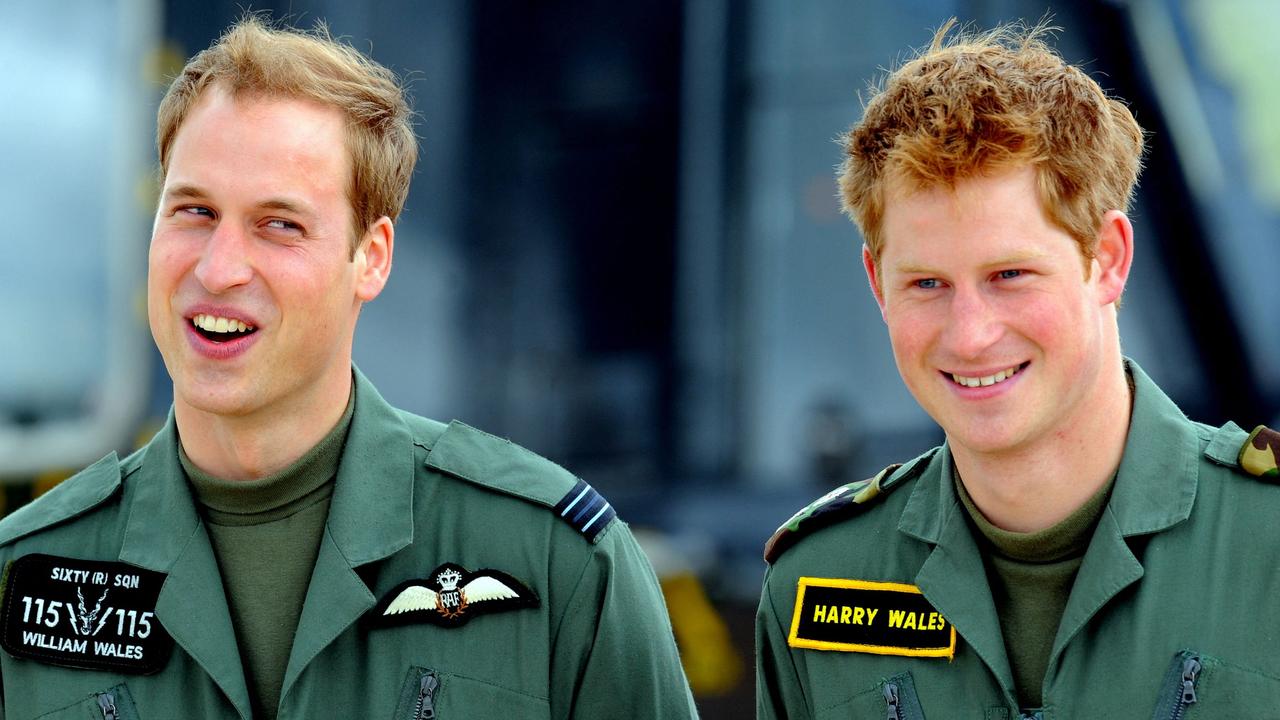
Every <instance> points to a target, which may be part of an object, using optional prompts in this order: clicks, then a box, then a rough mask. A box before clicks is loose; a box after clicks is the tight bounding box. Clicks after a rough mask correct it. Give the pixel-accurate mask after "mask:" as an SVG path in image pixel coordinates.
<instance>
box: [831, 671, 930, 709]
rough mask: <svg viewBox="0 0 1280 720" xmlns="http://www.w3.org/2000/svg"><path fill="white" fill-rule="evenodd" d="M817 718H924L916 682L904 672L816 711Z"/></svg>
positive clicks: (909, 674) (908, 672)
mask: <svg viewBox="0 0 1280 720" xmlns="http://www.w3.org/2000/svg"><path fill="white" fill-rule="evenodd" d="M817 718H818V720H838V719H839V720H844V719H846V718H850V719H852V718H856V719H858V720H861V718H877V719H879V718H890V720H924V711H923V710H922V709H921V708H920V698H919V697H918V696H917V695H916V684H915V681H914V680H913V679H912V678H911V672H910V671H907V672H904V673H900V674H898V675H894V676H893V677H891V678H888V679H886V680H884V681H882V682H881V683H880V684H878V685H876V686H875V687H873V688H871V689H869V690H864V691H862V692H860V693H858V694H856V695H854V696H853V697H851V698H849V699H848V700H846V701H845V702H842V703H839V704H838V705H833V706H831V707H827V708H823V709H820V710H818V713H817Z"/></svg>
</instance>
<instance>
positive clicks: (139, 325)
mask: <svg viewBox="0 0 1280 720" xmlns="http://www.w3.org/2000/svg"><path fill="white" fill-rule="evenodd" d="M243 5H244V3H243V2H241V1H239V0H235V1H231V0H227V1H222V0H213V1H209V2H201V3H186V2H179V1H178V0H57V1H55V2H49V3H29V2H21V1H19V0H12V1H11V0H0V218H2V219H3V221H2V222H0V248H3V251H4V256H5V257H8V258H9V259H10V260H12V261H13V262H10V263H8V264H6V265H3V266H0V308H3V310H0V312H2V313H3V314H2V315H0V317H3V319H4V325H5V332H3V333H0V480H2V481H3V482H2V483H0V489H2V490H3V493H2V494H0V514H3V513H4V512H8V511H12V510H13V509H14V508H16V507H18V506H20V505H21V504H23V503H24V502H27V501H28V500H30V499H31V498H32V497H33V496H35V495H38V494H40V493H42V492H44V491H46V490H47V489H48V488H50V487H52V486H53V485H55V484H56V483H57V482H59V481H61V480H62V479H64V478H65V477H67V476H68V475H70V474H71V473H73V472H74V471H75V470H77V469H79V468H80V467H83V466H84V465H86V464H88V463H90V462H92V461H93V460H95V459H96V458H98V457H100V456H101V455H103V454H105V453H106V452H108V451H110V450H117V451H120V452H121V453H122V454H123V453H125V452H128V451H130V450H132V449H133V448H135V447H137V446H138V445H139V444H141V443H143V442H145V441H146V439H147V438H148V437H150V435H151V434H152V433H153V432H154V431H155V430H156V428H157V427H158V426H159V425H160V423H162V422H163V420H164V416H165V414H166V412H167V410H168V407H169V404H170V402H171V388H170V384H169V381H168V378H167V376H166V374H165V372H164V368H163V366H162V365H161V363H160V359H159V355H158V354H157V353H156V351H155V349H154V347H153V346H152V344H151V340H150V336H149V333H148V330H147V328H146V314H145V270H146V248H147V242H148V238H149V228H150V216H151V213H152V209H153V202H154V195H155V187H156V176H155V169H154V165H155V163H154V150H153V142H154V140H153V133H154V113H155V107H156V104H157V103H158V101H159V98H160V96H161V95H162V94H163V92H164V89H165V87H166V82H165V81H166V78H168V77H170V76H171V75H172V74H173V73H174V72H176V71H177V69H179V68H180V67H181V65H182V63H183V61H184V60H185V59H186V57H188V56H189V55H190V54H192V53H194V52H196V51H198V50H200V49H202V48H204V47H206V46H207V45H208V44H209V43H210V42H211V41H212V40H213V39H214V38H215V37H216V36H217V35H218V34H219V33H220V32H221V31H222V30H223V29H224V28H225V27H226V26H227V25H228V24H229V23H230V22H231V21H232V20H234V19H235V18H236V17H238V16H239V14H240V12H241V8H242V7H243ZM252 8H253V9H263V10H269V11H271V12H272V14H273V16H274V17H276V18H285V19H287V20H289V21H290V22H291V23H293V24H296V25H301V26H310V25H312V24H313V23H314V22H315V21H316V20H317V19H323V20H325V21H327V22H328V24H329V27H330V28H331V30H332V31H333V33H334V34H335V35H339V36H343V37H345V38H346V39H347V40H348V41H349V42H351V43H352V44H353V45H355V46H356V47H357V48H360V49H362V50H364V51H367V52H371V54H372V55H373V57H374V58H376V59H377V60H379V61H380V62H382V63H383V64H385V65H388V66H389V67H391V68H392V69H394V70H395V71H397V72H398V73H400V74H402V75H403V76H404V77H406V78H407V79H408V81H409V84H410V87H411V89H412V94H413V96H414V104H415V107H416V109H417V111H418V113H419V114H420V118H419V124H418V133H419V135H420V137H421V139H422V146H423V148H424V157H423V160H422V161H421V162H420V164H419V170H418V173H417V177H416V179H415V180H414V184H413V191H412V194H411V195H410V198H409V203H408V207H407V210H406V212H405V214H404V216H403V218H402V222H401V223H400V225H399V229H398V230H399V231H398V233H397V244H396V245H397V247H396V259H395V260H396V262H395V272H394V273H393V275H392V279H391V283H390V285H389V286H388V287H387V289H386V291H385V292H384V293H383V295H382V296H381V297H380V298H379V299H378V300H377V301H376V302H375V303H373V304H372V305H371V306H369V307H367V308H366V310H365V311H364V317H363V318H362V320H361V323H360V330H359V332H358V334H357V338H356V350H355V357H356V362H357V363H358V364H359V365H360V367H361V369H362V370H363V371H364V372H365V373H366V374H368V375H369V376H370V377H371V378H372V379H373V381H374V382H375V383H376V384H377V385H378V387H379V389H380V390H381V392H382V394H383V395H384V396H385V397H387V398H388V399H389V400H391V401H392V402H393V403H395V404H396V405H398V406H400V407H403V408H406V409H408V410H411V411H414V412H417V413H420V414H423V415H427V416H430V417H434V418H437V419H440V420H448V419H450V418H459V419H462V420H465V421H466V422H468V423H471V424H473V425H476V426H479V427H482V428H485V429H487V430H490V431H492V432H495V433H497V434H501V435H504V436H507V437H510V438H511V439H512V440H514V441H516V442H518V443H521V444H523V445H525V446H527V447H529V448H531V449H533V450H535V451H537V452H539V453H541V454H543V455H546V456H548V457H550V458H552V459H553V460H555V461H557V462H559V463H560V464H562V465H565V466H567V467H569V468H570V469H572V470H573V471H574V472H575V473H577V474H579V475H581V476H582V477H584V478H587V479H588V480H589V481H590V482H591V483H592V484H594V485H595V486H596V487H597V488H598V489H600V490H601V491H602V492H603V493H604V494H605V495H606V496H608V497H609V498H610V499H611V500H612V501H613V503H614V505H616V506H617V508H618V510H619V512H620V514H621V516H622V517H623V518H624V519H626V520H627V521H628V522H630V523H631V524H632V526H633V527H635V528H637V529H640V530H641V531H642V532H641V535H642V537H643V539H644V543H645V547H646V549H647V551H648V552H649V554H650V556H651V558H652V559H653V561H654V564H655V566H656V567H657V569H658V571H659V573H660V574H661V575H662V576H663V580H664V588H665V590H666V592H667V597H668V603H669V605H670V608H671V612H672V616H673V621H674V624H675V629H676V634H677V640H678V642H679V643H680V646H681V652H682V656H683V658H684V662H685V666H686V670H687V671H688V673H689V676H690V679H691V681H692V683H693V686H694V688H695V692H696V693H697V695H698V697H699V706H700V708H701V709H702V711H703V713H704V716H705V717H708V718H741V717H749V716H750V715H751V712H752V707H753V705H752V680H751V671H750V666H751V654H752V647H751V646H752V636H751V622H752V615H753V613H754V605H755V601H756V597H757V593H758V589H759V583H760V579H761V576H762V574H763V572H764V564H763V562H762V561H761V558H760V553H761V547H762V544H763V542H764V541H765V539H766V538H767V537H768V536H769V535H770V534H771V533H772V531H773V529H774V528H775V527H776V526H777V525H779V524H780V523H781V522H783V521H784V520H786V519H787V517H788V516H789V515H790V514H791V513H792V512H793V511H794V510H796V509H798V508H799V507H801V506H803V505H804V504H805V503H807V502H808V501H809V500H811V499H813V498H814V497H816V496H817V495H820V494H822V493H823V492H825V491H826V490H828V489H830V488H831V487H832V486H834V485H836V484H840V483H843V482H849V481H851V480H855V479H859V478H862V477H866V476H869V475H871V474H872V473H874V472H875V471H877V470H879V469H880V468H881V467H883V466H884V465H886V464H888V463H891V462H895V461H901V460H904V459H907V458H909V457H912V456H914V455H916V454H918V453H919V452H921V451H922V450H924V449H926V448H928V447H930V446H932V445H934V444H937V443H938V442H939V441H940V440H941V433H940V431H939V430H938V429H937V428H936V427H935V426H934V425H933V424H932V423H931V422H930V420H929V419H928V418H927V417H926V416H925V415H924V414H923V412H921V411H920V410H919V408H918V407H917V406H916V405H915V403H914V402H913V401H912V399H911V398H910V396H909V395H908V394H907V392H906V390H905V389H904V387H903V385H902V383H901V381H900V379H899V378H898V375H897V372H896V370H895V368H894V364H893V359H892V355H891V353H890V350H889V346H888V343H887V335H886V333H885V331H884V328H883V324H882V322H881V320H880V317H879V314H878V312H877V310H876V307H875V304H874V302H873V300H872V297H871V295H870V293H869V292H868V291H867V287H866V281H865V279H864V276H863V272H862V268H861V265H860V260H859V254H858V253H859V247H860V243H861V240H860V238H859V237H858V234H857V231H856V229H855V228H854V227H853V225H852V224H851V223H849V222H848V221H847V220H846V219H845V218H844V217H843V216H842V215H841V214H840V210H839V206H838V203H837V200H836V196H835V192H836V190H835V185H834V181H833V169H834V167H835V165H836V164H837V163H838V162H839V149H838V147H837V145H836V144H835V142H834V140H835V139H836V137H837V136H838V135H839V134H840V133H841V132H842V131H843V130H844V129H845V128H846V127H847V126H848V125H849V124H851V123H852V122H854V121H855V120H856V119H857V118H858V117H859V115H860V110H861V103H860V100H859V96H860V93H864V91H865V88H866V85H867V83H868V81H870V80H872V79H874V78H876V77H878V76H880V75H881V74H883V72H884V70H885V69H886V68H889V67H892V66H893V65H894V64H895V61H896V60H898V59H901V58H903V57H904V56H905V54H906V53H907V51H908V50H909V49H910V48H913V47H918V46H921V45H924V44H926V43H927V42H928V40H929V39H930V37H931V33H932V29H933V28H936V27H937V26H939V25H940V24H941V23H943V22H944V21H945V20H946V19H947V18H948V17H951V16H956V17H958V18H960V19H961V20H962V21H973V22H974V23H976V24H977V25H978V26H980V27H990V26H992V25H994V24H995V23H998V22H1001V21H1008V20H1016V19H1026V20H1027V21H1029V22H1034V21H1035V20H1037V19H1039V18H1040V17H1041V16H1042V15H1044V14H1045V13H1046V11H1048V12H1051V13H1053V16H1054V17H1053V19H1054V22H1055V24H1057V25H1060V26H1061V27H1062V28H1063V30H1062V31H1061V32H1060V33H1059V34H1058V36H1057V46H1058V48H1059V49H1060V50H1061V52H1062V53H1063V54H1064V55H1065V56H1066V57H1067V59H1068V60H1070V61H1072V62H1077V63H1082V64H1083V65H1084V67H1085V68H1086V69H1087V70H1088V71H1089V72H1090V74H1091V75H1092V76H1093V77H1094V78H1095V79H1097V80H1098V81H1099V82H1100V83H1101V84H1102V85H1103V86H1104V87H1105V88H1107V89H1108V90H1110V91H1112V92H1113V93H1114V94H1117V95H1119V96H1120V97H1122V98H1124V99H1126V100H1127V101H1128V102H1129V103H1130V105H1131V107H1132V109H1133V111H1134V113H1135V114H1136V116H1137V118H1138V121H1139V122H1140V123H1141V124H1142V125H1143V127H1145V128H1146V129H1148V130H1149V131H1150V132H1151V137H1150V147H1151V152H1150V155H1149V157H1148V160H1147V169H1146V171H1145V173H1144V175H1143V179H1142V185H1141V192H1140V196H1139V200H1138V204H1137V206H1136V207H1135V208H1134V212H1133V213H1132V215H1133V219H1134V225H1135V229H1136V233H1137V248H1138V258H1137V261H1136V265H1135V270H1134V273H1133V276H1132V279H1131V282H1130V286H1129V291H1128V294H1127V296H1126V300H1125V306H1124V308H1123V309H1122V311H1121V315H1120V319H1121V326H1122V334H1123V339H1124V345H1125V350H1126V352H1127V354H1129V355H1130V356H1132V357H1134V358H1135V359H1137V360H1138V361H1139V363H1141V364H1142V365H1143V367H1144V368H1145V369H1146V371H1147V372H1148V373H1149V374H1150V375H1152V376H1153V377H1154V378H1155V379H1156V381H1157V382H1159V383H1160V384H1161V385H1162V386H1163V387H1164V389H1165V391H1166V392H1168V393H1169V394H1170V395H1171V396H1172V397H1173V398H1174V399H1175V400H1176V401H1177V402H1178V403H1179V404H1180V405H1181V406H1182V408H1183V409H1184V410H1186V411H1187V413H1188V414H1189V415H1191V416H1192V417H1194V418H1197V419H1200V420H1203V421H1205V422H1208V423H1212V424H1219V423H1221V422H1223V421H1225V420H1228V419H1230V420H1234V421H1236V422H1237V423H1239V424H1240V425H1242V426H1244V427H1245V428H1246V429H1248V428H1252V427H1253V426H1254V425H1256V424H1259V423H1269V424H1273V425H1275V424H1276V423H1278V422H1280V332H1278V331H1277V328H1280V322H1278V321H1277V318H1280V314H1278V312H1277V310H1276V308H1280V213H1278V212H1277V210H1278V209H1280V123H1276V122H1274V119H1275V117H1276V116H1277V111H1280V83H1276V82H1275V81H1274V77H1273V76H1274V72H1275V68H1276V67H1280V45H1278V44H1277V43H1275V42H1274V37H1273V35H1274V28H1276V27H1280V5H1278V4H1276V3H1273V2H1269V1H1266V0H1132V1H1129V2H1123V1H1120V0H1113V1H1110V2H1102V1H1099V0H1093V1H1089V0H1079V1H1076V2H1069V3H1068V2H1060V3H1046V2H1044V0H1039V1H1036V2H1019V1H1015V0H972V1H969V2H961V1H955V2H946V1H943V0H905V1H900V2H894V3H889V2H849V1H848V0H802V1H799V2H797V1H795V0H752V1H746V0H744V1H741V2H732V1H730V0H690V1H688V2H683V3H682V2H673V1H666V2H663V1H654V2H644V3H613V2H593V3H587V2H545V3H521V2H499V1H497V0H494V1H486V2H463V1H461V0H384V1H376V2H375V1H374V0H340V1H339V0H332V1H322V0H316V1H314V2H306V1H302V0H294V1H293V2H288V1H282V2H257V3H254V4H253V5H252ZM852 551H856V549H851V552H852Z"/></svg>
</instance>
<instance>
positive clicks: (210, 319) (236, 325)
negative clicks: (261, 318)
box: [191, 313, 258, 343]
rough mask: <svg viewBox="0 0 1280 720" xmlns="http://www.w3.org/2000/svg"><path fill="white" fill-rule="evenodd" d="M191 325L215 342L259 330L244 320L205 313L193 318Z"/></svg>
mask: <svg viewBox="0 0 1280 720" xmlns="http://www.w3.org/2000/svg"><path fill="white" fill-rule="evenodd" d="M191 326H192V327H194V328H195V330H196V333H197V334H198V335H199V336H200V337H202V338H204V339H205V340H208V341H209V342H214V343H225V342H231V341H233V340H236V339H238V338H242V337H247V336H249V335H252V334H253V333H255V332H257V331H258V328H256V327H254V326H253V325H250V324H248V323H246V322H244V321H243V320H237V319H235V318H228V317H220V316H218V315H205V314H203V313H201V314H199V315H196V316H195V317H193V318H191Z"/></svg>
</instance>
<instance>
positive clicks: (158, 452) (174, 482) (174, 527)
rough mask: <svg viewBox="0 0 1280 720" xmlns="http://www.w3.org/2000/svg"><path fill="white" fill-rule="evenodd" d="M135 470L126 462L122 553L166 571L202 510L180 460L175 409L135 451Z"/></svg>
mask: <svg viewBox="0 0 1280 720" xmlns="http://www.w3.org/2000/svg"><path fill="white" fill-rule="evenodd" d="M136 468H137V469H136V470H134V469H133V468H131V467H130V466H129V463H126V465H125V467H124V468H123V469H122V472H123V473H124V474H125V476H126V478H127V483H126V492H127V493H128V494H130V495H132V496H133V501H132V503H130V512H129V519H128V521H127V524H126V527H125V534H124V543H123V544H122V545H121V548H120V559H121V560H123V561H124V562H127V563H131V564H133V565H137V566H138V567H142V568H146V569H148V570H155V571H157V572H162V573H168V572H169V569H170V568H171V567H173V564H174V562H176V561H177V559H178V558H179V557H180V556H181V554H182V553H183V551H184V550H185V548H186V545H187V543H188V542H190V540H191V537H192V536H193V535H194V534H195V533H196V531H197V529H199V528H200V526H201V523H200V515H199V512H198V511H197V510H196V505H195V500H194V499H193V498H192V496H191V490H190V488H188V487H187V478H186V475H185V474H184V473H183V472H182V466H181V465H180V464H179V462H178V427H177V424H176V422H175V420H174V415H173V409H172V408H170V410H169V417H168V419H166V420H165V423H164V426H163V427H161V428H160V432H158V433H156V435H155V437H153V438H152V439H151V442H149V443H147V445H146V447H144V448H143V449H142V450H140V451H139V455H138V462H137V466H136Z"/></svg>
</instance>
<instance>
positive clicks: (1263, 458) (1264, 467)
mask: <svg viewBox="0 0 1280 720" xmlns="http://www.w3.org/2000/svg"><path fill="white" fill-rule="evenodd" d="M1237 459H1238V460H1239V462H1240V469H1242V470H1244V471H1245V472H1247V473H1249V474H1250V475H1254V476H1257V477H1260V478H1266V479H1267V480H1272V481H1277V482H1280V432H1276V431H1275V430H1272V429H1271V428H1269V427H1267V426H1265V425H1259V426H1258V427H1256V428H1254V429H1253V432H1251V433H1249V438H1248V439H1247V440H1245V441H1244V444H1243V445H1241V446H1240V454H1239V455H1238V456H1237Z"/></svg>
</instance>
